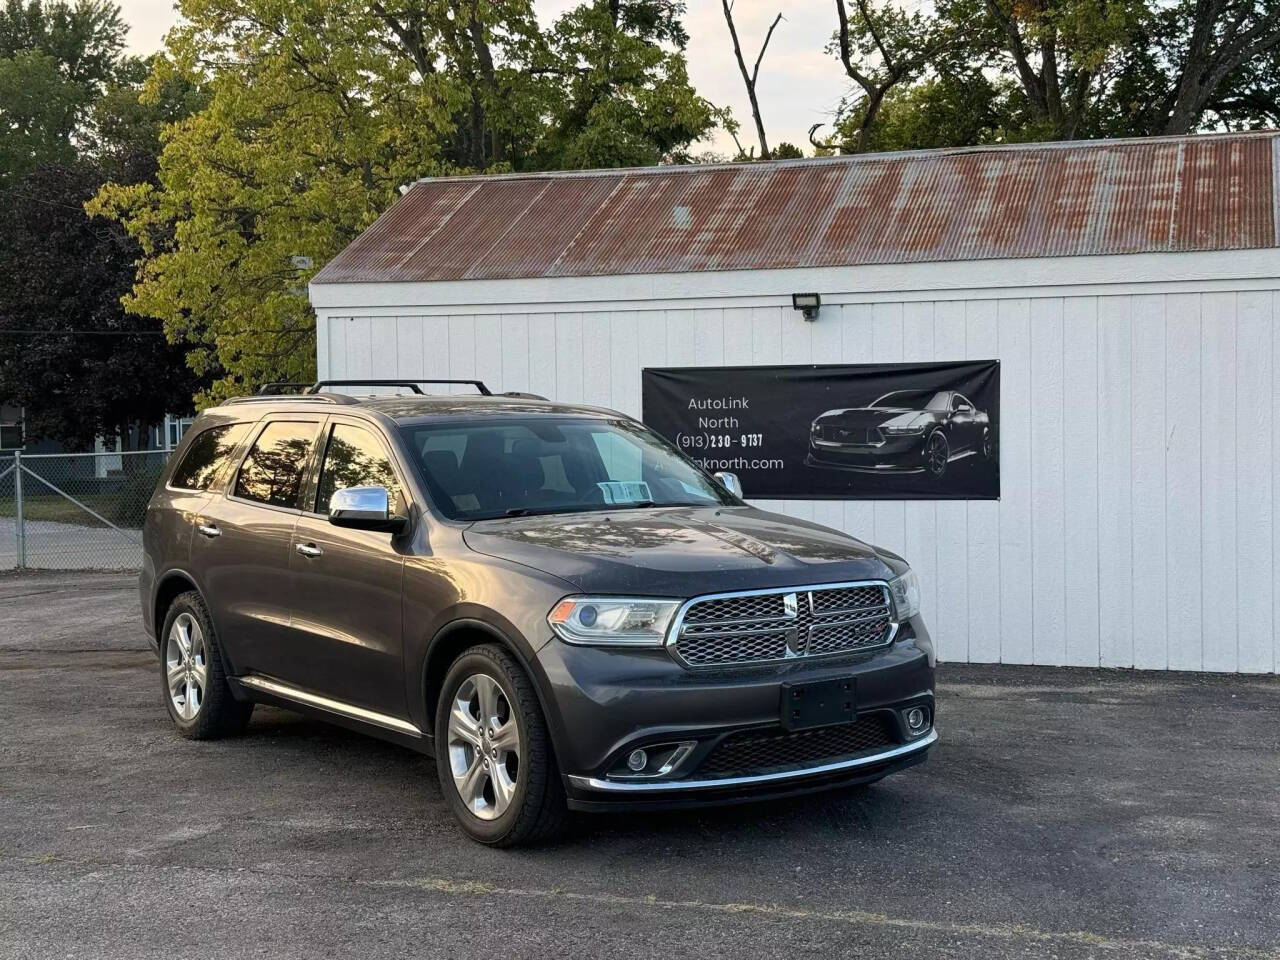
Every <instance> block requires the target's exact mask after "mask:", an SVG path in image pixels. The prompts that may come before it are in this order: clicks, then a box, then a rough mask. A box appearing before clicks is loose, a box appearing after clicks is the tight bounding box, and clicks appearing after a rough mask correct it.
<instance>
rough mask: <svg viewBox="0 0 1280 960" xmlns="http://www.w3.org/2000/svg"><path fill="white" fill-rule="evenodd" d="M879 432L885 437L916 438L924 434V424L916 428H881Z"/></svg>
mask: <svg viewBox="0 0 1280 960" xmlns="http://www.w3.org/2000/svg"><path fill="white" fill-rule="evenodd" d="M880 432H881V433H883V434H884V435H885V436H886V437H918V436H920V434H922V433H924V424H921V425H920V426H918V427H881V428H880Z"/></svg>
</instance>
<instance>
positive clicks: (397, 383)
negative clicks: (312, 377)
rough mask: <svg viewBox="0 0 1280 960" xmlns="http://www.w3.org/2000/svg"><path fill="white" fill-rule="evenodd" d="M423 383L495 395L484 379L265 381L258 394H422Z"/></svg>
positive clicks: (483, 394) (482, 394)
mask: <svg viewBox="0 0 1280 960" xmlns="http://www.w3.org/2000/svg"><path fill="white" fill-rule="evenodd" d="M423 383H443V384H449V385H454V386H465V387H475V388H476V392H477V393H479V394H480V395H481V396H485V397H489V396H493V391H491V390H490V389H489V388H488V387H487V386H485V383H484V381H483V380H317V381H316V382H315V383H290V382H287V381H281V382H279V383H264V384H263V385H262V386H261V387H259V388H258V396H287V395H288V394H286V393H285V391H286V390H297V391H300V392H301V394H302V395H304V396H308V395H314V394H317V393H320V391H322V390H323V389H324V388H325V387H407V388H408V389H410V390H412V391H413V392H414V393H417V394H422V393H423V390H422V387H421V386H419V384H423Z"/></svg>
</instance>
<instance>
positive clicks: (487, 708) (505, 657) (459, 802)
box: [435, 644, 568, 847]
mask: <svg viewBox="0 0 1280 960" xmlns="http://www.w3.org/2000/svg"><path fill="white" fill-rule="evenodd" d="M435 733H436V737H435V740H436V744H435V746H436V774H437V776H438V777H439V779H440V790H441V792H442V793H443V794H444V798H445V802H446V803H447V804H448V805H449V809H450V811H451V812H452V813H453V815H454V818H455V819H456V820H457V821H458V823H459V824H460V825H461V827H462V829H463V830H465V831H466V832H467V834H468V835H469V836H470V837H471V838H472V839H473V840H477V841H479V842H480V843H484V844H488V845H490V846H495V847H514V846H520V845H525V844H532V843H542V842H546V841H549V840H552V839H554V838H555V837H557V836H559V835H560V833H562V832H563V830H564V826H565V822H566V819H567V815H568V812H567V809H566V807H565V799H564V787H563V785H562V784H561V782H560V773H559V771H558V770H557V769H556V764H555V758H554V756H553V754H552V750H551V737H550V734H549V733H548V731H547V724H546V721H545V720H544V719H543V716H542V710H541V708H540V707H539V705H538V698H537V694H536V693H535V691H534V689H533V683H532V682H531V681H530V680H529V677H528V676H527V675H526V674H525V672H524V670H523V668H522V667H521V666H520V664H519V663H517V662H516V661H515V659H514V658H513V657H512V656H511V655H510V654H509V653H508V652H507V651H506V650H504V649H502V648H501V647H499V646H497V645H496V644H484V645H483V646H479V647H473V648H472V649H470V650H468V651H466V652H465V653H463V654H462V655H461V656H460V657H459V658H458V659H457V660H455V661H454V663H453V665H452V666H451V667H450V668H449V672H448V674H446V676H445V679H444V685H443V687H442V689H441V692H440V703H439V705H438V707H437V708H436V726H435Z"/></svg>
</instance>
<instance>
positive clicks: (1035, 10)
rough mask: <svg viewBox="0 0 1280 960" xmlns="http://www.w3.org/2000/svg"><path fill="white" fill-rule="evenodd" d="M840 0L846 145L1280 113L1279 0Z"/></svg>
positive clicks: (1078, 132) (1130, 132)
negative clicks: (884, 1) (847, 91)
mask: <svg viewBox="0 0 1280 960" xmlns="http://www.w3.org/2000/svg"><path fill="white" fill-rule="evenodd" d="M836 8H837V10H836V12H837V21H838V22H839V24H840V28H839V33H838V42H837V44H836V45H835V46H836V49H837V51H838V53H839V55H840V58H841V61H842V65H843V66H844V67H845V71H846V73H847V74H848V75H849V76H850V77H851V78H852V79H853V80H854V81H855V82H856V83H857V84H858V94H859V95H858V96H856V97H851V98H848V99H847V100H846V102H845V103H844V104H843V105H842V108H841V110H840V112H839V115H838V117H837V124H836V126H837V130H838V132H839V134H840V136H839V137H838V138H837V141H836V144H837V145H839V146H841V147H842V148H843V149H846V150H858V149H868V148H870V149H885V148H896V147H898V146H900V145H925V144H927V145H931V146H945V145H963V144H969V143H983V142H1003V141H1033V140H1060V139H1069V138H1089V137H1101V136H1145V135H1150V134H1179V133H1188V132H1192V131H1195V130H1200V129H1207V128H1211V127H1214V126H1218V127H1224V126H1225V127H1237V128H1238V127H1250V126H1258V125H1263V124H1268V123H1275V122H1277V120H1280V105H1278V104H1277V99H1278V98H1277V80H1278V79H1280V0H939V2H938V3H937V4H936V7H935V12H933V13H929V14H922V13H917V14H913V15H910V16H908V15H906V14H904V13H902V12H901V11H900V10H897V9H896V8H893V7H892V6H880V7H877V6H873V5H871V3H870V0H855V3H854V5H853V6H852V7H851V8H849V10H848V13H847V16H846V8H845V3H844V0H836ZM846 36H847V37H848V39H847V40H846V39H845V38H846ZM860 78H861V79H860ZM877 95H878V96H879V100H878V102H877V99H876V98H877ZM881 109H884V110H885V111H886V115H885V117H884V118H883V122H881V117H880V116H879V114H880V111H881Z"/></svg>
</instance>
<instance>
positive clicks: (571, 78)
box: [90, 0, 716, 402]
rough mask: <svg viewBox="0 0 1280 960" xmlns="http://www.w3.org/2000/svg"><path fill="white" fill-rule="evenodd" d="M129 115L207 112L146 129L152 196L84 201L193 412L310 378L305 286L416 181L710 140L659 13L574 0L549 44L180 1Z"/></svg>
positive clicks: (519, 5)
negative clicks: (112, 237)
mask: <svg viewBox="0 0 1280 960" xmlns="http://www.w3.org/2000/svg"><path fill="white" fill-rule="evenodd" d="M181 10H182V13H183V15H184V17H185V21H184V23H183V24H181V25H180V26H179V27H178V28H177V29H175V30H174V31H173V32H172V33H171V34H170V36H169V41H168V51H167V55H166V56H165V57H162V58H159V59H158V60H157V61H156V62H155V64H154V65H153V69H152V73H151V76H150V78H149V80H148V81H147V87H146V92H145V94H144V100H146V101H147V102H148V103H152V104H155V103H157V102H158V100H159V98H160V97H161V96H162V91H163V90H165V89H166V87H167V85H169V84H172V83H174V82H176V81H181V83H184V84H186V85H188V86H189V87H190V88H193V89H195V90H198V91H200V92H201V95H202V96H203V97H205V98H206V100H205V105H204V106H203V108H202V109H200V110H199V111H198V112H196V113H195V114H193V115H192V116H190V117H188V118H186V119H184V120H181V121H179V122H176V123H173V124H171V125H170V126H168V127H166V128H165V133H164V137H165V144H164V150H163V153H162V154H161V157H160V163H159V173H158V176H157V182H156V183H155V184H151V183H136V184H129V183H120V184H109V185H107V186H105V187H104V188H103V189H102V191H101V192H100V193H99V195H98V197H97V198H96V199H95V200H94V202H93V203H92V204H91V205H90V209H91V210H92V211H93V212H94V213H96V214H101V215H105V216H108V217H112V218H115V219H118V220H120V221H121V222H122V223H124V224H125V225H126V227H127V228H128V230H129V233H130V235H131V236H133V237H134V238H135V239H136V240H137V241H138V242H139V244H140V245H141V248H142V252H143V257H142V260H141V262H140V264H139V267H138V275H137V279H136V282H135V284H134V287H133V289H132V291H131V292H130V293H129V294H128V295H127V296H126V298H125V306H126V309H128V310H129V311H130V312H131V313H135V314H139V315H144V316H154V317H158V318H160V319H161V320H163V322H164V327H165V330H166V331H167V333H168V334H169V336H170V337H171V338H174V339H175V340H182V341H184V342H188V343H190V344H192V347H193V349H192V350H191V351H190V353H189V359H190V362H191V363H192V365H193V369H194V370H195V371H196V372H197V373H202V374H203V373H205V372H207V371H210V370H212V369H213V368H214V367H220V368H221V371H222V372H221V375H220V376H219V378H218V379H217V380H216V381H215V382H214V384H213V387H212V389H211V392H210V393H209V394H207V395H205V396H202V398H201V401H202V402H203V401H204V400H207V399H209V398H211V397H221V396H227V395H230V394H235V393H243V392H244V391H245V390H246V389H247V388H250V387H252V386H253V385H255V384H257V383H260V382H263V381H265V380H280V379H284V380H300V379H306V378H307V377H310V376H311V375H312V374H313V372H314V363H315V343H314V335H315V332H314V331H315V327H314V317H313V315H312V313H311V309H310V306H309V304H308V302H307V298H306V283H307V281H308V280H309V279H310V277H311V276H312V275H313V273H314V271H315V270H316V269H318V268H319V267H320V266H321V265H322V264H324V263H325V262H326V261H327V260H328V259H329V258H331V257H332V256H333V255H334V254H335V253H337V252H338V251H339V250H341V249H342V247H344V246H345V245H346V244H347V243H348V242H350V240H352V239H353V238H354V237H355V236H356V235H357V234H358V233H359V232H360V231H361V230H362V229H363V228H364V227H366V226H368V225H369V224H370V223H371V222H372V221H373V220H374V218H375V217H377V215H378V214H379V213H381V212H382V211H383V210H385V209H386V208H387V207H388V206H389V205H390V204H391V202H392V201H393V200H394V199H395V197H396V196H397V188H398V187H399V186H401V185H403V184H407V183H411V182H413V181H414V180H416V179H418V178H420V177H424V176H434V175H447V174H451V173H456V172H463V171H467V170H473V169H516V170H527V169H546V168H552V167H589V166H625V165H633V164H641V163H657V162H659V161H662V160H667V159H682V158H684V155H685V153H686V152H687V148H688V145H689V144H690V143H692V142H693V141H694V140H696V139H698V138H699V137H701V136H702V135H703V134H704V133H706V132H707V130H708V129H710V127H711V126H712V125H713V124H714V122H715V118H716V113H715V111H714V108H713V107H711V105H710V104H708V103H707V102H706V101H705V100H703V99H701V98H700V97H697V96H696V94H695V93H694V92H693V89H692V87H691V86H690V85H689V82H688V77H687V74H686V72H685V64H684V56H683V44H684V43H685V42H686V40H687V37H685V35H684V32H683V29H682V27H681V26H680V20H679V15H680V14H681V13H682V12H683V4H681V3H677V2H675V0H589V2H585V3H583V4H582V5H580V6H579V7H577V8H575V9H573V10H570V11H569V12H568V13H566V14H564V15H563V16H561V17H560V18H559V19H558V20H557V21H556V22H555V24H554V25H553V27H552V28H551V30H550V31H549V32H547V33H546V34H543V33H542V32H540V31H538V30H537V29H536V23H535V22H534V21H533V19H532V13H531V8H530V7H529V4H528V2H527V0H488V2H486V0H446V2H440V0H404V2H403V3H400V4H397V5H396V6H395V7H394V8H390V7H384V6H383V4H382V3H381V2H380V0H368V2H367V3H366V2H362V3H356V4H352V3H344V2H339V0H298V2H292V3H288V4H281V3H278V2H275V0H183V2H182V3H181Z"/></svg>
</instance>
